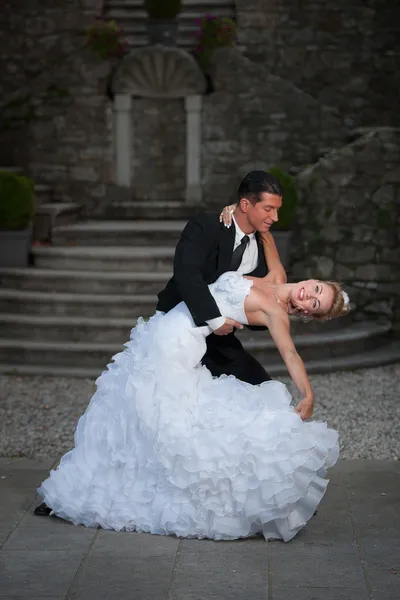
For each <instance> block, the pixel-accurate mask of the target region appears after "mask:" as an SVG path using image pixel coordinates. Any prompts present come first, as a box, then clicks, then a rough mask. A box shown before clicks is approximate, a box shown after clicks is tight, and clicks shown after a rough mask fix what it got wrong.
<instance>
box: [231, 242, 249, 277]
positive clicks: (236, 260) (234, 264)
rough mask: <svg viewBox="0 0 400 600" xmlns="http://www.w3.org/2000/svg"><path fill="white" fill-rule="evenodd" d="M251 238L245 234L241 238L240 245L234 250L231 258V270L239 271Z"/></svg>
mask: <svg viewBox="0 0 400 600" xmlns="http://www.w3.org/2000/svg"><path fill="white" fill-rule="evenodd" d="M249 241H250V238H249V236H248V235H244V236H243V237H242V239H241V240H240V244H239V246H238V247H237V248H236V249H235V250H234V251H233V254H232V260H231V266H230V270H231V271H237V270H238V268H239V267H240V263H241V262H242V258H243V253H244V251H245V250H246V246H247V244H248V243H249Z"/></svg>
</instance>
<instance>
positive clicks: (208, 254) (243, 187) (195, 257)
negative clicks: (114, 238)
mask: <svg viewBox="0 0 400 600" xmlns="http://www.w3.org/2000/svg"><path fill="white" fill-rule="evenodd" d="M282 194H283V190H282V187H281V185H280V183H279V181H278V180H277V179H276V178H275V177H273V176H272V175H269V173H266V172H265V171H251V172H250V173H248V174H247V175H246V177H245V178H244V179H243V181H242V182H241V184H240V186H239V189H238V199H237V203H238V204H237V208H236V210H235V212H234V215H233V224H232V227H230V228H227V227H225V225H224V224H223V223H220V221H219V216H218V215H216V214H211V213H203V214H201V215H199V216H197V217H195V218H194V219H191V220H190V221H189V222H188V224H187V225H186V227H185V229H184V230H183V232H182V235H181V238H180V240H179V242H178V245H177V247H176V251H175V258H174V273H173V276H172V278H171V279H170V280H169V281H168V283H167V285H166V287H165V288H164V290H162V291H161V292H160V293H159V294H158V304H157V310H159V311H162V312H168V311H170V310H171V309H172V308H173V307H174V306H176V305H177V304H179V302H181V301H182V300H183V301H184V302H185V303H186V305H187V307H188V309H189V311H190V313H191V315H192V318H193V320H194V322H195V324H196V325H197V326H198V327H199V326H201V325H206V324H208V325H209V326H210V327H211V329H212V330H213V334H212V335H209V336H208V337H207V352H206V354H205V355H204V357H203V360H202V362H203V364H204V365H205V366H206V367H207V368H208V369H209V370H210V371H211V373H212V374H213V375H214V376H219V375H222V374H226V375H235V377H237V378H238V379H241V380H242V381H247V382H248V383H251V384H253V385H256V384H259V383H262V382H263V381H267V380H269V379H271V378H270V376H269V375H268V373H267V371H266V370H265V369H264V367H262V365H261V364H260V363H259V362H258V361H257V360H256V359H255V358H254V357H253V356H251V355H250V354H249V353H248V352H246V350H245V349H244V348H243V346H242V344H241V343H240V341H239V340H238V339H237V338H236V337H235V334H234V329H235V328H238V329H242V328H243V327H242V325H241V324H240V323H237V322H236V321H234V320H232V319H227V318H225V317H223V316H221V313H220V311H219V309H218V306H217V304H216V302H215V300H214V298H213V296H212V295H211V293H210V291H209V289H208V285H209V284H211V283H214V281H216V280H217V279H218V277H219V276H220V275H221V274H222V273H225V272H226V271H237V272H238V273H241V274H243V275H253V276H255V277H265V276H266V275H267V273H268V278H269V280H270V281H271V283H276V284H279V283H285V282H286V273H285V271H284V268H283V266H282V264H281V262H280V259H279V255H278V251H277V249H276V246H275V242H274V240H273V237H272V235H271V234H270V233H269V229H270V227H271V225H272V224H273V223H275V222H276V221H277V220H278V210H279V208H280V207H281V204H282ZM258 232H259V233H262V234H264V235H266V236H267V240H268V247H267V260H266V261H265V257H264V249H263V246H262V244H261V242H260V240H259V236H258Z"/></svg>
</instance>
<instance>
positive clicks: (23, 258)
mask: <svg viewBox="0 0 400 600" xmlns="http://www.w3.org/2000/svg"><path fill="white" fill-rule="evenodd" d="M31 240H32V228H31V227H28V228H27V229H21V230H16V231H9V230H2V229H0V267H27V266H28V264H29V253H30V251H31Z"/></svg>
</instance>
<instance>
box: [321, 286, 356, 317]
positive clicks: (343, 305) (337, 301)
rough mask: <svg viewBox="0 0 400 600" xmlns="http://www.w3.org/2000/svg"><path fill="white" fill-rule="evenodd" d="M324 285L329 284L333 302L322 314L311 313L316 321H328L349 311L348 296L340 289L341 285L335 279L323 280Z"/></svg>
mask: <svg viewBox="0 0 400 600" xmlns="http://www.w3.org/2000/svg"><path fill="white" fill-rule="evenodd" d="M324 283H325V285H329V286H330V287H331V288H332V290H333V303H332V306H331V308H330V309H329V311H328V312H327V313H325V314H324V315H313V318H314V319H316V320H317V321H330V319H336V317H344V316H345V315H347V314H348V313H349V312H350V298H349V296H348V295H347V294H346V292H344V291H343V290H342V286H341V285H340V283H337V281H324Z"/></svg>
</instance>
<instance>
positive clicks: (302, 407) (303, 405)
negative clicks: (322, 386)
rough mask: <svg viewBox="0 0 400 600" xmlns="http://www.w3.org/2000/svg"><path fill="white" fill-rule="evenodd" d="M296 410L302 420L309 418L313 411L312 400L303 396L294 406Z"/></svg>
mask: <svg viewBox="0 0 400 600" xmlns="http://www.w3.org/2000/svg"><path fill="white" fill-rule="evenodd" d="M296 412H297V414H298V415H300V417H301V418H302V420H303V421H305V420H306V419H311V417H312V414H313V412H314V400H312V399H310V398H303V400H301V401H300V402H299V403H298V405H297V406H296Z"/></svg>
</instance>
